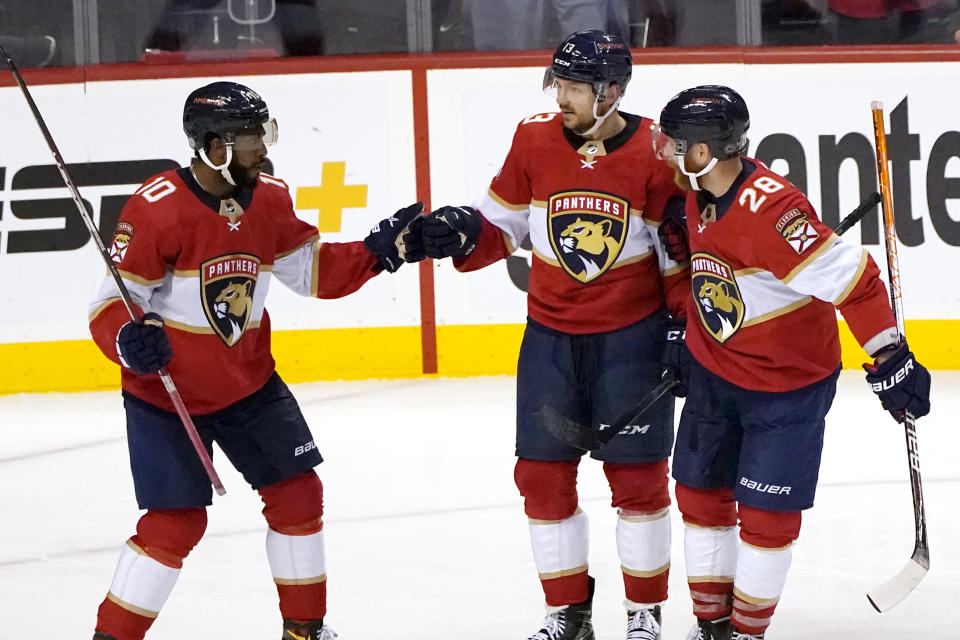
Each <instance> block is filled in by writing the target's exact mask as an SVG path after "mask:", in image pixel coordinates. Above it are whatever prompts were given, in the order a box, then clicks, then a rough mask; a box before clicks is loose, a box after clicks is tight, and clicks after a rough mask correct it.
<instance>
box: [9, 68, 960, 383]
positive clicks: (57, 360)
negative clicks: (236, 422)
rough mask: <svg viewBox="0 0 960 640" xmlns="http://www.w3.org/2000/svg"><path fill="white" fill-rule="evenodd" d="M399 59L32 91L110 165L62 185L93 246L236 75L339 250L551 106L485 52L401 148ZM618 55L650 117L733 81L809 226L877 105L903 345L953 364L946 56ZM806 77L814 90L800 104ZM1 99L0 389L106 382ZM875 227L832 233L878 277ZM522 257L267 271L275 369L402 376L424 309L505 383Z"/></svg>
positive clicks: (441, 73) (498, 153)
mask: <svg viewBox="0 0 960 640" xmlns="http://www.w3.org/2000/svg"><path fill="white" fill-rule="evenodd" d="M528 57H529V56H528ZM660 61H661V62H662V59H660ZM402 62H403V60H401V61H400V62H399V63H398V62H396V61H394V62H393V63H392V66H390V67H386V68H384V69H381V70H362V71H351V72H335V71H329V69H330V67H331V63H326V64H324V65H320V64H319V63H318V64H317V65H316V66H317V67H318V68H320V67H322V68H323V71H322V72H313V71H312V67H311V65H310V64H307V63H303V64H301V65H300V66H298V67H296V69H295V70H294V71H291V72H288V73H280V74H276V73H275V74H274V75H252V74H255V73H257V70H258V67H257V66H256V65H251V64H246V65H243V66H231V65H221V67H220V69H222V70H221V71H219V72H220V73H224V74H229V73H230V72H231V71H236V75H226V76H213V75H212V73H213V72H210V73H211V75H209V76H205V77H200V76H197V74H196V73H192V72H191V73H184V74H183V75H185V76H190V77H152V78H149V79H145V78H138V76H137V73H139V72H140V69H141V68H140V67H132V70H131V71H130V72H129V74H128V75H129V76H130V78H131V79H118V78H115V77H111V78H110V79H102V78H100V79H98V78H97V77H94V76H96V74H92V75H90V76H88V77H87V81H86V82H80V81H74V82H53V83H50V84H44V83H43V82H42V81H41V82H38V83H36V84H35V86H34V87H33V92H34V96H35V98H36V101H37V103H38V105H39V107H40V109H41V111H42V112H43V114H44V117H45V118H46V120H47V123H48V125H49V127H50V129H51V131H52V133H53V135H54V137H55V138H56V140H57V143H58V144H59V146H60V149H61V151H62V153H63V156H64V157H65V158H66V160H67V162H68V163H71V164H74V163H114V164H112V165H109V171H108V170H107V169H104V167H107V166H108V165H103V164H98V165H88V166H87V168H86V169H82V168H81V169H78V175H81V176H84V178H83V179H82V180H78V182H82V183H83V184H81V187H80V190H81V192H82V194H83V196H84V198H85V200H87V201H88V202H89V204H90V206H91V209H92V210H93V212H94V217H95V219H96V220H97V222H98V224H100V225H101V226H102V227H103V233H104V235H106V236H109V233H110V232H109V228H112V223H111V216H114V217H115V216H116V215H117V213H118V211H119V204H120V203H122V200H123V198H124V197H125V196H127V195H129V194H130V193H132V192H133V191H134V189H135V188H136V186H137V184H138V183H139V181H140V180H142V179H144V178H146V177H147V175H149V174H147V175H141V174H143V172H144V171H147V170H149V169H151V168H154V167H158V166H161V165H164V166H165V164H164V163H166V165H171V166H172V165H173V164H183V163H186V162H187V161H188V159H189V150H188V148H187V146H186V144H185V140H184V137H183V134H182V131H181V130H180V122H179V114H180V110H181V108H182V101H183V97H184V96H185V95H186V94H187V93H188V92H189V91H190V90H191V89H193V88H195V87H196V86H199V85H200V84H204V83H206V82H207V81H211V80H213V79H214V78H221V77H229V78H231V79H235V80H238V81H240V82H244V83H246V84H249V85H251V86H253V87H254V88H255V89H257V90H258V91H259V92H260V93H261V94H262V95H263V96H264V97H265V99H266V100H267V102H268V104H269V105H270V109H271V115H274V116H275V117H276V118H277V120H278V121H279V123H280V130H281V138H280V144H279V145H278V146H276V147H274V148H273V149H271V152H270V158H271V160H272V161H273V163H274V166H275V173H276V175H278V176H279V177H281V178H283V179H284V180H285V181H286V182H287V183H288V184H289V186H290V191H291V196H292V197H293V198H294V201H295V202H296V203H297V207H298V208H297V214H298V215H299V216H300V217H301V218H303V219H304V220H306V221H308V222H310V223H311V224H315V225H318V226H319V227H320V229H321V234H322V236H323V239H324V241H326V242H338V241H350V240H356V239H360V238H362V237H363V236H364V235H365V234H366V233H367V230H368V229H369V227H370V226H371V225H372V224H373V223H374V222H376V221H377V220H378V219H380V218H382V217H384V216H385V215H387V214H389V213H391V212H392V211H394V210H395V209H397V208H398V207H400V206H404V205H406V204H408V203H410V202H413V201H414V200H416V199H417V198H418V197H419V198H420V199H423V200H427V201H428V203H429V204H432V205H433V206H439V205H441V204H448V203H450V204H462V203H469V202H472V201H474V200H475V199H477V198H478V197H479V196H480V195H481V194H482V193H484V191H485V190H486V187H487V185H488V184H489V181H490V178H491V177H492V176H493V175H494V174H495V173H496V171H497V170H498V169H499V166H500V163H501V162H502V160H503V157H504V155H505V154H506V152H507V149H508V148H509V146H510V141H511V138H512V136H513V133H514V131H515V129H516V127H517V124H518V123H519V122H520V121H521V120H522V119H523V118H524V117H525V116H527V115H530V114H534V113H539V112H545V111H551V110H553V108H554V105H553V104H552V103H551V101H550V100H549V99H548V98H547V97H545V96H544V95H543V94H541V93H540V92H539V91H538V84H539V81H540V77H541V74H542V69H541V68H540V67H536V66H529V67H526V66H525V67H520V68H503V67H502V61H501V63H500V64H501V66H500V67H498V68H437V69H427V70H426V71H425V79H426V88H427V93H426V96H427V97H426V102H425V104H424V108H425V109H426V111H425V119H424V117H423V116H422V117H421V118H422V120H421V122H428V123H429V130H428V131H429V136H427V137H423V138H422V139H421V138H418V137H417V135H416V130H415V122H417V116H416V115H415V111H416V97H415V93H416V91H415V84H416V79H415V78H416V74H417V73H418V72H417V71H416V70H408V69H403V68H397V66H398V65H401V66H402ZM638 63H639V64H638V65H637V67H636V68H635V72H634V79H633V81H632V84H631V85H630V87H629V89H628V92H627V95H626V97H625V100H624V103H623V105H622V107H623V109H624V110H626V111H630V112H634V113H640V114H644V115H651V114H656V113H657V112H658V111H659V108H660V106H661V105H662V104H663V103H664V102H665V101H666V100H667V99H668V98H669V97H670V96H671V95H673V94H674V93H676V92H677V91H678V90H680V89H683V88H685V87H687V86H692V85H695V84H700V83H706V82H710V83H725V84H729V85H731V86H734V87H736V88H737V89H738V90H739V91H740V92H741V93H742V94H743V95H744V97H745V98H746V100H747V102H748V104H749V105H750V107H751V112H752V126H751V149H750V152H751V154H754V155H758V156H759V157H762V158H765V159H768V160H770V162H771V164H772V168H773V169H774V170H776V171H779V172H781V173H785V174H787V175H788V177H790V178H791V180H793V181H794V182H795V183H797V184H798V186H802V187H803V188H804V189H805V191H806V193H807V194H808V196H809V197H810V200H811V202H812V203H813V204H814V206H816V207H817V208H818V210H819V211H820V212H821V215H822V216H823V217H824V219H825V220H827V221H828V222H829V221H830V218H831V217H836V218H838V217H839V216H842V215H843V214H845V213H846V212H848V211H849V210H851V209H853V208H854V207H855V206H856V204H857V203H858V202H859V199H860V195H861V193H864V192H868V191H869V190H871V189H873V188H875V187H874V186H873V185H872V184H868V182H869V180H874V179H875V178H874V177H873V176H874V175H875V163H873V160H872V156H871V155H870V153H871V152H870V148H872V129H871V119H870V111H869V107H870V102H871V101H872V100H883V101H884V103H885V105H886V108H887V116H888V122H889V121H890V119H891V118H892V119H893V124H892V126H891V128H890V129H888V144H889V145H890V155H891V158H892V159H893V175H894V192H895V195H896V197H897V214H898V219H899V220H900V222H899V223H898V224H900V225H901V227H902V228H898V230H899V231H900V233H901V237H902V242H903V245H902V246H901V251H900V267H901V277H902V283H903V291H904V301H903V304H904V310H905V313H906V316H907V319H908V325H907V327H908V336H909V337H910V341H911V344H912V345H913V347H914V349H915V351H916V352H917V354H918V357H919V358H920V359H921V360H923V361H924V362H925V364H927V365H928V366H930V367H932V368H958V367H960V352H958V350H957V349H956V348H955V347H953V336H955V335H957V333H958V329H960V326H958V319H960V296H958V295H957V293H956V287H955V286H953V285H952V279H951V278H950V276H949V275H948V274H949V265H950V264H952V260H953V259H954V258H955V257H956V255H957V251H956V247H957V246H960V204H958V203H957V202H956V200H957V199H958V198H960V180H958V178H960V161H958V159H960V132H957V131H954V128H955V126H956V125H955V122H954V117H955V116H954V114H952V113H950V112H949V110H944V109H942V105H943V104H944V100H943V92H944V91H949V90H950V89H949V87H950V86H951V85H950V84H949V82H947V79H949V78H951V77H956V75H957V72H958V71H960V62H958V61H955V60H948V61H941V62H896V63H892V62H876V61H873V62H858V63H854V62H844V63H824V64H816V65H803V64H746V63H743V62H722V61H721V62H716V63H709V64H706V63H699V64H642V63H643V59H641V58H639V57H638ZM374 64H375V63H374ZM428 64H429V63H428ZM441 66H446V67H456V64H453V63H449V62H447V63H445V65H441ZM262 69H263V70H266V69H270V70H275V66H272V65H266V66H265V67H262ZM174 72H178V70H173V71H171V73H174ZM153 73H154V74H155V75H156V71H153ZM109 75H110V74H109V73H102V74H100V76H109ZM117 75H123V74H118V73H113V76H117ZM91 78H92V79H91ZM825 87H826V88H827V89H828V91H829V99H828V100H823V99H819V100H812V99H809V97H810V96H816V95H822V94H823V93H824V88H825ZM358 97H360V98H358ZM0 109H2V110H3V113H4V114H7V118H8V121H9V122H10V123H11V126H10V127H9V130H8V132H7V134H6V136H5V144H4V145H3V148H2V149H0V187H2V190H0V207H2V208H0V276H2V277H0V303H2V308H3V314H0V393H15V392H22V391H36V390H81V389H95V388H110V387H115V386H116V385H117V382H118V376H117V372H116V367H115V366H114V365H112V364H111V363H110V362H108V361H106V360H105V359H104V358H103V357H102V355H101V354H99V352H98V351H97V350H96V348H95V346H94V345H93V344H92V342H90V341H89V337H88V333H87V327H86V313H87V305H88V302H89V300H90V299H91V298H92V297H93V295H94V293H95V291H96V289H97V287H98V285H99V282H100V279H101V278H102V277H103V274H104V268H103V265H102V263H101V262H100V257H99V256H98V255H97V253H96V251H95V250H94V249H93V246H92V243H91V242H89V241H84V240H83V235H82V234H84V233H86V231H85V230H84V229H82V228H81V229H79V230H78V227H77V223H76V220H75V218H76V211H75V210H73V211H71V210H70V207H72V203H71V202H69V201H68V200H66V199H67V198H68V197H69V196H68V193H67V191H66V189H64V188H63V187H62V186H60V185H59V184H58V183H57V179H58V178H57V175H56V173H55V169H54V167H53V166H52V165H51V159H50V154H49V152H48V151H47V149H46V147H45V146H44V143H43V140H42V138H41V137H40V134H39V132H38V131H37V129H36V127H35V125H34V124H33V122H32V118H31V116H30V114H29V112H28V110H27V109H26V107H25V105H24V103H23V99H22V96H20V94H19V91H17V89H16V88H15V87H10V86H3V87H0ZM427 158H429V159H427ZM872 163H873V164H872ZM91 167H92V168H91ZM98 172H99V173H98ZM104 176H106V178H105V177H104ZM864 177H865V178H864ZM861 178H864V180H865V181H864V183H863V184H861V183H860V182H861ZM425 184H428V185H429V191H426V192H424V185H425ZM878 220H879V214H878V213H875V214H872V215H868V217H867V219H866V221H865V222H864V224H863V225H862V226H861V228H860V230H859V233H858V232H857V230H854V231H853V232H851V233H850V234H849V237H850V238H852V239H853V240H855V241H859V242H863V243H864V245H865V246H867V248H868V250H869V251H870V252H871V253H872V255H873V256H874V258H875V259H877V262H878V263H879V264H880V265H881V267H883V265H885V258H884V252H883V250H882V244H881V242H882V238H881V236H880V229H879V224H878ZM945 266H946V267H947V274H946V275H945V274H943V271H944V267H945ZM528 269H529V252H527V251H524V250H521V251H519V252H518V253H517V254H516V255H515V256H514V257H513V258H511V259H510V260H509V261H504V262H501V263H499V264H497V265H492V266H491V267H488V268H486V269H484V270H481V271H478V272H474V273H470V274H460V273H456V272H455V270H454V269H453V268H452V267H451V266H450V264H449V263H440V264H437V265H436V268H435V269H434V270H433V275H434V276H435V278H434V283H433V285H434V286H433V295H432V296H431V295H429V293H430V289H429V287H428V288H426V289H424V288H423V287H422V286H421V284H422V283H421V277H422V276H421V274H420V273H419V272H418V269H416V268H414V267H404V268H403V269H401V270H400V271H399V272H398V273H397V274H393V275H381V276H378V277H377V278H375V279H373V280H372V281H371V282H369V283H368V284H366V285H365V286H364V287H363V288H362V289H361V290H360V291H359V292H357V293H356V294H354V295H352V296H350V297H348V298H344V299H342V300H334V301H316V300H307V299H303V298H299V297H298V296H296V295H294V294H292V293H290V292H289V291H287V290H285V289H284V288H283V286H282V285H279V284H278V283H275V284H274V287H273V289H274V291H273V293H271V295H270V300H269V302H268V308H269V309H270V313H271V317H272V320H273V326H274V328H275V336H274V347H275V349H274V351H275V354H276V357H277V360H278V368H279V370H280V371H281V373H283V374H284V375H285V377H287V378H288V379H290V380H291V381H306V380H329V379H356V378H392V377H415V376H419V375H422V372H423V361H424V358H423V357H422V354H423V353H424V348H425V347H424V344H426V342H425V341H424V337H423V336H424V335H425V333H424V330H423V328H422V326H421V323H422V322H423V324H424V325H426V326H427V327H428V330H429V326H430V322H429V320H431V319H432V317H431V314H434V313H435V320H436V324H437V331H436V337H435V340H436V353H437V362H438V373H440V374H441V375H477V374H492V373H511V372H513V371H514V370H515V367H516V356H517V347H518V345H519V340H520V337H521V334H522V326H523V322H524V318H525V311H526V294H525V292H524V291H523V288H522V287H523V286H524V284H523V283H524V277H525V274H526V271H527V270H528ZM941 284H943V285H944V286H941ZM424 292H425V293H424ZM421 295H427V296H428V297H429V299H428V300H421ZM843 335H844V336H845V337H844V352H845V365H846V366H857V365H858V364H859V363H860V362H862V360H863V357H864V356H863V354H862V351H861V350H860V349H859V347H857V346H856V344H855V343H853V341H852V339H850V338H849V334H848V333H847V332H846V331H844V334H843ZM431 338H432V334H431Z"/></svg>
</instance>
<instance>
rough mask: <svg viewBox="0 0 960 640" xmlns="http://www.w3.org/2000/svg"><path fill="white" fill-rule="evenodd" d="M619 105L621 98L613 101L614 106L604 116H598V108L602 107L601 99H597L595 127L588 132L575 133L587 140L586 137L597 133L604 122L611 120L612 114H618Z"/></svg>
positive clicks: (594, 105)
mask: <svg viewBox="0 0 960 640" xmlns="http://www.w3.org/2000/svg"><path fill="white" fill-rule="evenodd" d="M619 104H620V97H617V99H616V100H614V101H613V104H612V105H610V109H609V110H608V111H607V112H606V113H605V114H603V115H602V116H598V115H597V107H599V106H600V99H599V97H598V98H597V99H595V100H594V101H593V119H594V123H593V126H592V127H590V128H589V129H587V130H586V131H574V133H576V134H577V135H578V136H580V137H584V138H585V137H586V136H589V135H590V134H592V133H593V132H594V131H596V130H597V129H599V128H600V127H601V125H603V123H604V121H605V120H606V119H607V118H609V117H610V115H611V114H613V113H616V112H617V105H619Z"/></svg>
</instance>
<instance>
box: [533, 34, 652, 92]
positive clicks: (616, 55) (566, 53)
mask: <svg viewBox="0 0 960 640" xmlns="http://www.w3.org/2000/svg"><path fill="white" fill-rule="evenodd" d="M632 73H633V58H632V56H631V55H630V49H629V47H627V45H626V44H624V42H623V39H621V38H620V36H616V35H612V34H609V33H604V32H603V31H599V30H597V29H591V30H588V31H577V32H576V33H574V34H571V35H570V36H568V37H567V39H566V40H564V41H563V42H562V43H561V44H560V46H559V47H557V50H556V51H555V52H554V54H553V62H552V63H551V65H550V66H549V67H547V70H546V73H544V76H543V88H544V90H547V89H549V88H550V87H552V86H553V85H554V81H555V80H556V79H557V78H564V79H566V80H573V81H574V82H587V83H590V85H591V86H592V87H593V92H594V93H595V94H596V96H597V101H598V102H603V101H604V100H606V98H607V90H608V89H609V88H610V85H611V84H617V85H619V87H620V95H623V92H624V91H625V90H626V88H627V83H629V82H630V76H631V75H632Z"/></svg>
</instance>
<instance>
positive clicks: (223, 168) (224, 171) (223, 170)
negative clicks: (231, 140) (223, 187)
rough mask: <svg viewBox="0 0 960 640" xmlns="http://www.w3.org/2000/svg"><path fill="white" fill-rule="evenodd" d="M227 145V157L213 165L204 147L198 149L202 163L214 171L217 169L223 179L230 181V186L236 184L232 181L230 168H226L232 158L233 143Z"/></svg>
mask: <svg viewBox="0 0 960 640" xmlns="http://www.w3.org/2000/svg"><path fill="white" fill-rule="evenodd" d="M226 147H227V159H226V160H224V161H223V164H221V165H219V166H218V165H215V164H213V162H211V161H210V158H208V157H207V152H206V151H205V150H204V149H200V159H201V160H203V164H205V165H207V166H208V167H210V168H211V169H213V170H214V171H219V172H220V175H222V176H223V179H224V180H226V181H227V182H229V183H230V185H231V186H233V187H235V186H237V183H236V182H234V181H233V176H232V175H230V170H229V169H228V168H227V167H229V166H230V161H231V160H233V144H228V145H226Z"/></svg>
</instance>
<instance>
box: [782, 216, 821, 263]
mask: <svg viewBox="0 0 960 640" xmlns="http://www.w3.org/2000/svg"><path fill="white" fill-rule="evenodd" d="M777 231H779V232H780V235H782V236H783V239H784V240H786V241H787V242H788V243H789V244H790V246H791V247H793V250H794V251H796V252H797V253H798V254H799V253H803V252H804V251H806V250H807V249H809V248H810V247H811V246H812V245H813V243H814V242H816V241H817V239H818V238H819V237H820V234H819V233H817V230H816V229H814V228H813V225H812V224H810V221H809V220H807V214H806V213H805V212H803V211H800V210H799V209H790V211H787V212H786V213H785V214H783V215H782V216H780V219H779V220H777Z"/></svg>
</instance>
